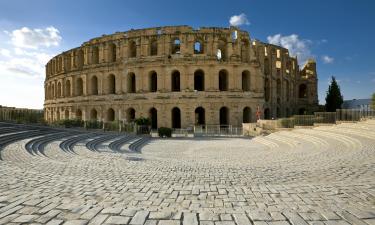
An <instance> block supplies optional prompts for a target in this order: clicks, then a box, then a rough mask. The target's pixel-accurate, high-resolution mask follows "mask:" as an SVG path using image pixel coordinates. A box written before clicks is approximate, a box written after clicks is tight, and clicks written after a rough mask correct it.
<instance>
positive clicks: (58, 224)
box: [46, 220, 64, 225]
mask: <svg viewBox="0 0 375 225" xmlns="http://www.w3.org/2000/svg"><path fill="white" fill-rule="evenodd" d="M63 223H64V220H51V221H49V222H48V223H47V224H46V225H61V224H63Z"/></svg>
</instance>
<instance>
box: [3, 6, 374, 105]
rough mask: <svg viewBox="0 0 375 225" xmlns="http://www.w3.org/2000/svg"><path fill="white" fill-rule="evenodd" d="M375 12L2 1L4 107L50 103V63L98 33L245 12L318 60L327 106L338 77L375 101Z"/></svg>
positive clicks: (344, 87) (223, 22)
mask: <svg viewBox="0 0 375 225" xmlns="http://www.w3.org/2000/svg"><path fill="white" fill-rule="evenodd" d="M374 12H375V1H371V0H367V1H365V0H363V1H354V0H353V1H349V0H341V1H340V0H331V1H323V0H316V1H297V0H292V1H264V0H262V1H261V0H256V1H252V0H247V1H245V0H243V1H239V0H231V1H195V0H189V1H169V0H168V1H163V0H159V1H125V0H122V1H121V0H107V1H93V0H91V1H88V0H86V1H78V0H75V1H70V0H64V1H56V0H48V1H47V0H33V1H27V0H23V1H21V0H12V1H9V0H8V1H1V2H0V105H8V106H17V107H29V108H42V107H43V99H44V90H43V81H44V64H45V63H46V62H47V61H48V59H49V58H50V57H52V56H53V55H55V54H58V53H60V52H62V51H64V50H68V49H70V48H73V47H77V46H79V45H80V44H81V43H82V42H84V41H87V40H89V39H91V38H93V37H97V36H101V35H102V34H111V33H114V32H116V31H126V30H129V29H132V28H145V27H154V26H165V25H190V26H193V27H200V26H220V27H228V26H229V20H230V18H231V17H232V16H234V15H241V14H244V15H245V16H244V17H243V19H247V21H248V22H249V23H243V24H242V25H240V28H241V29H243V30H246V31H248V32H249V33H250V36H251V38H255V39H258V40H261V41H264V42H268V41H269V40H271V41H274V42H275V41H276V42H277V43H280V44H283V45H286V46H290V47H291V48H292V50H293V52H292V53H295V54H298V56H299V57H300V59H304V58H307V57H314V58H315V59H316V60H317V63H318V66H317V67H318V77H319V87H318V89H319V100H320V103H322V104H324V102H325V100H324V98H325V92H326V90H327V88H328V82H329V79H330V76H332V75H333V76H336V78H337V79H338V80H339V84H340V86H341V91H342V94H343V95H344V99H353V98H369V97H370V95H371V93H373V92H375V45H374V44H373V42H374V41H373V40H374V36H375V28H374V27H375V13H374ZM242 22H243V21H242ZM275 35H277V36H275ZM301 61H302V60H301ZM300 63H302V62H300ZM9 93H12V94H9Z"/></svg>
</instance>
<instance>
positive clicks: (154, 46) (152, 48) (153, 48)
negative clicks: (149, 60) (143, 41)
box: [150, 39, 158, 56]
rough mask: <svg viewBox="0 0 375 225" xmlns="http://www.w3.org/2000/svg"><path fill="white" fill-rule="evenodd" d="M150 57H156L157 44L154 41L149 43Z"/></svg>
mask: <svg viewBox="0 0 375 225" xmlns="http://www.w3.org/2000/svg"><path fill="white" fill-rule="evenodd" d="M150 55H151V56H153V55H158V42H157V40H156V39H152V40H151V41H150Z"/></svg>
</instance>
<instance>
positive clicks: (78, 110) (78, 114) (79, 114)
mask: <svg viewBox="0 0 375 225" xmlns="http://www.w3.org/2000/svg"><path fill="white" fill-rule="evenodd" d="M76 119H77V120H82V111H81V110H80V109H77V111H76Z"/></svg>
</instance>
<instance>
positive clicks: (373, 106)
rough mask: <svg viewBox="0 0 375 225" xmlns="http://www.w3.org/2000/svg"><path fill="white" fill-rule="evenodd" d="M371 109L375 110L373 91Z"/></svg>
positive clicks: (374, 94)
mask: <svg viewBox="0 0 375 225" xmlns="http://www.w3.org/2000/svg"><path fill="white" fill-rule="evenodd" d="M371 109H372V110H375V93H373V94H372V101H371Z"/></svg>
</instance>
